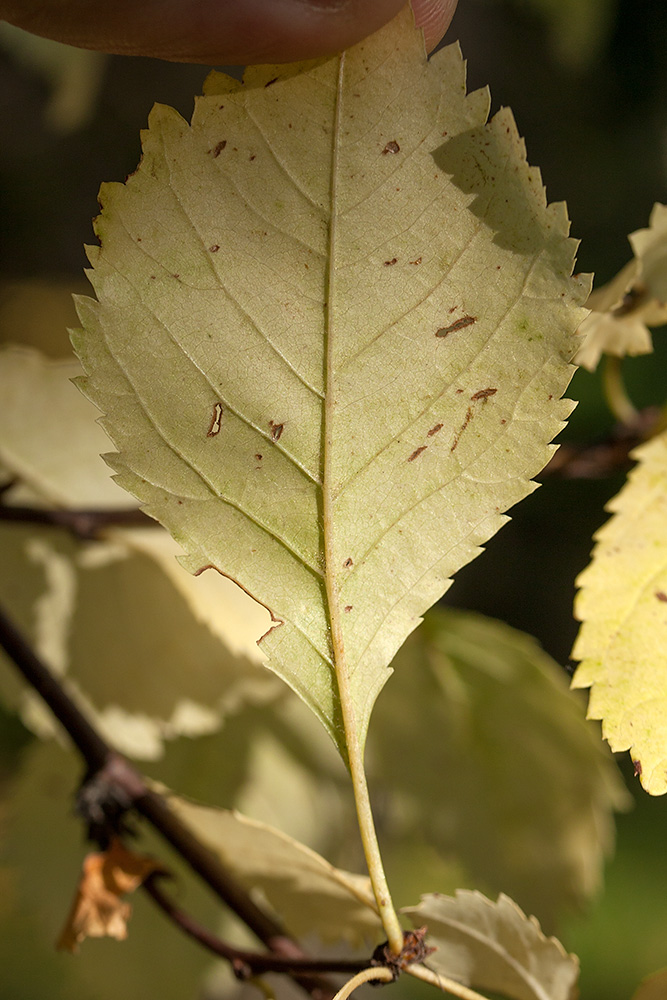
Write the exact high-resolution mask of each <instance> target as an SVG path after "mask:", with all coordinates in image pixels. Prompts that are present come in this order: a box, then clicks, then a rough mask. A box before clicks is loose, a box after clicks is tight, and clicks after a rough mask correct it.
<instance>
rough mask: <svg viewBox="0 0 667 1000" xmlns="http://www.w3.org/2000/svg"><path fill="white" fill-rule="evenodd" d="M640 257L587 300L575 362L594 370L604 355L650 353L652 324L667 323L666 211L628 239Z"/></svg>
mask: <svg viewBox="0 0 667 1000" xmlns="http://www.w3.org/2000/svg"><path fill="white" fill-rule="evenodd" d="M628 238H629V240H630V243H631V244H632V248H633V250H634V252H635V256H634V257H633V259H632V260H631V261H629V263H628V264H626V265H625V267H623V268H622V269H621V270H620V271H619V273H618V274H617V275H616V277H615V278H613V279H612V280H611V281H610V282H608V284H606V285H603V287H602V288H596V289H595V290H594V291H593V292H591V294H590V295H589V297H588V301H587V303H586V305H587V307H588V308H589V309H591V313H590V315H589V316H587V317H586V319H585V320H584V321H583V323H582V324H581V326H580V327H579V333H580V334H581V335H582V336H583V337H584V340H583V343H582V345H581V346H580V348H579V350H578V351H577V354H576V356H575V359H574V360H575V363H576V364H578V365H582V366H583V367H584V368H587V369H588V370H589V371H591V372H592V371H595V369H596V368H597V365H598V362H599V360H600V357H601V355H602V354H603V353H605V354H615V355H616V356H617V357H624V356H625V355H626V354H628V355H637V354H650V353H651V352H652V351H653V341H652V340H651V333H650V331H649V327H650V326H662V325H663V324H664V323H667V207H666V206H664V205H660V204H655V205H654V206H653V211H652V212H651V219H650V224H649V228H648V229H640V230H638V231H637V232H636V233H631V234H630V236H629V237H628Z"/></svg>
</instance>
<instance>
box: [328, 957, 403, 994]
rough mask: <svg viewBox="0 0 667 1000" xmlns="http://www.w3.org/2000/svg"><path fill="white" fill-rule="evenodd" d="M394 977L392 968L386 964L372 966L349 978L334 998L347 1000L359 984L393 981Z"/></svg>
mask: <svg viewBox="0 0 667 1000" xmlns="http://www.w3.org/2000/svg"><path fill="white" fill-rule="evenodd" d="M393 978H394V974H393V972H392V971H391V969H387V968H386V966H379V967H378V966H374V965H373V966H370V967H369V968H368V969H363V970H362V971H361V972H358V973H357V974H356V976H352V979H348V981H347V982H346V983H345V985H344V986H341V988H340V989H339V990H338V993H336V996H335V997H334V1000H347V997H349V996H351V995H352V993H354V991H355V990H356V989H357V988H358V987H359V986H363V985H364V983H370V982H381V983H391V982H392V980H393Z"/></svg>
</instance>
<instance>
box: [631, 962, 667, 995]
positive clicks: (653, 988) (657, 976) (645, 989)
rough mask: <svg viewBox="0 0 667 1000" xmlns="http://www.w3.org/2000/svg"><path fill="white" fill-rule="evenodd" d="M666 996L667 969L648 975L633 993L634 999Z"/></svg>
mask: <svg viewBox="0 0 667 1000" xmlns="http://www.w3.org/2000/svg"><path fill="white" fill-rule="evenodd" d="M665 997H667V969H662V970H661V971H660V972H655V973H654V974H653V975H652V976H648V977H647V978H646V979H644V980H643V981H642V982H641V983H640V984H639V986H638V987H637V989H636V990H635V992H634V993H633V994H632V1000H665Z"/></svg>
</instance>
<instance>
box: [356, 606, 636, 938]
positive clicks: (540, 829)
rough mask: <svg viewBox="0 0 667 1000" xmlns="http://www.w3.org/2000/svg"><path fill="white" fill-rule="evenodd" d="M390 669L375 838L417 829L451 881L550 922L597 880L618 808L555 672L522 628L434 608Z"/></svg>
mask: <svg viewBox="0 0 667 1000" xmlns="http://www.w3.org/2000/svg"><path fill="white" fill-rule="evenodd" d="M395 667H396V677H395V678H394V680H393V681H392V684H391V685H389V686H388V687H387V689H386V690H385V691H384V692H383V694H382V696H381V697H380V699H379V702H378V706H377V710H376V716H375V719H374V724H373V730H372V737H371V740H370V741H369V748H368V749H369V754H368V756H369V760H368V770H369V777H370V779H371V781H372V784H373V787H375V788H377V791H378V794H379V795H381V796H382V795H384V799H385V800H386V801H387V803H388V804H387V806H386V810H385V811H386V815H385V816H384V818H383V825H384V829H385V839H387V838H390V839H399V840H402V839H405V838H406V837H414V835H415V831H418V832H419V834H420V835H423V836H424V837H425V838H426V839H427V840H429V841H430V842H431V843H432V844H433V845H434V846H436V847H437V848H438V851H439V853H440V854H441V855H444V857H445V858H452V857H453V858H454V859H456V860H457V861H459V862H462V863H463V865H464V866H465V872H466V875H465V876H464V879H459V881H458V884H459V885H461V883H462V882H463V883H464V884H466V883H467V884H470V883H471V882H472V883H473V884H475V885H477V886H478V887H479V888H488V889H489V890H491V891H492V892H494V893H495V892H498V891H499V890H500V889H501V888H503V889H505V890H506V891H507V892H509V893H511V895H512V897H513V898H515V899H516V900H517V902H518V903H519V904H520V905H521V906H522V907H523V908H524V909H525V910H527V911H528V912H531V913H536V914H537V915H538V916H539V918H540V920H541V921H542V924H543V926H545V925H546V926H548V927H549V928H551V927H553V926H554V925H555V924H556V923H557V919H558V917H559V916H560V915H561V914H562V911H563V910H564V909H566V908H570V909H572V908H574V907H577V906H581V905H582V904H583V903H584V902H585V901H586V900H587V899H589V898H590V896H591V895H592V893H594V892H595V891H596V889H598V888H599V885H600V882H601V875H602V864H603V860H604V857H605V855H606V854H608V853H609V852H610V850H611V847H612V844H613V838H614V824H613V815H612V812H613V810H614V809H619V808H623V807H624V806H625V805H627V794H626V792H625V789H624V787H623V783H622V781H621V779H620V776H619V774H618V772H617V770H616V767H615V765H614V762H613V760H612V759H611V755H610V754H608V753H607V752H606V750H605V748H604V746H603V745H602V744H601V743H600V739H599V735H598V733H597V731H596V730H597V727H595V726H591V724H590V723H587V722H586V721H585V719H584V711H583V707H582V705H581V703H580V701H579V699H578V697H576V696H574V695H573V694H572V693H571V692H569V691H568V684H567V678H566V675H565V672H564V671H563V669H562V668H561V667H560V666H559V665H558V664H557V663H555V662H554V660H552V659H551V657H550V656H548V655H547V654H546V653H545V652H544V650H542V649H541V648H540V646H539V645H538V643H537V642H536V641H535V640H534V639H533V638H532V637H531V636H528V635H526V634H525V633H522V632H518V631H517V630H516V629H512V628H510V627H509V626H508V625H505V624H503V623H502V622H498V621H494V620H493V619H491V618H485V617H483V616H482V615H478V614H472V613H470V612H465V611H459V610H457V609H445V608H438V609H433V610H432V611H431V612H430V613H429V614H428V615H427V616H426V620H425V622H424V625H423V626H422V628H421V629H420V630H419V632H417V633H415V634H414V635H413V636H412V637H411V638H410V639H409V640H408V642H407V643H406V644H405V647H404V648H403V649H402V650H401V652H400V653H399V655H398V657H397V658H396V661H395ZM408 703H409V705H410V710H409V711H406V709H405V706H406V705H407V704H408ZM406 747H409V748H410V753H409V754H407V753H406ZM415 762H418V763H417V764H416V763H415ZM432 886H433V882H430V885H428V886H427V887H428V888H430V887H432Z"/></svg>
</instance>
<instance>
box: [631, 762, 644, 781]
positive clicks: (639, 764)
mask: <svg viewBox="0 0 667 1000" xmlns="http://www.w3.org/2000/svg"><path fill="white" fill-rule="evenodd" d="M632 766H633V768H634V771H635V778H641V776H642V762H641V761H640V760H633V762H632Z"/></svg>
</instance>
